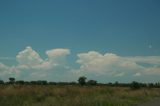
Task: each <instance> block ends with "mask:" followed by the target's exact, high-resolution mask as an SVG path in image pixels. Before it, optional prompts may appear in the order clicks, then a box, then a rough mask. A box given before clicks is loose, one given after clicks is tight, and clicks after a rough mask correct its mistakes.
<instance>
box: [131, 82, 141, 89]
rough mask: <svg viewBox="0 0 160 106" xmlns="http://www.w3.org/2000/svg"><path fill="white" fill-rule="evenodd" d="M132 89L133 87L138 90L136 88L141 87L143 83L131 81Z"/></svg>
mask: <svg viewBox="0 0 160 106" xmlns="http://www.w3.org/2000/svg"><path fill="white" fill-rule="evenodd" d="M130 87H131V89H133V90H136V89H140V88H141V84H140V83H138V82H136V81H133V82H132V83H131V86H130Z"/></svg>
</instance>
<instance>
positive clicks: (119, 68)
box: [0, 46, 160, 81]
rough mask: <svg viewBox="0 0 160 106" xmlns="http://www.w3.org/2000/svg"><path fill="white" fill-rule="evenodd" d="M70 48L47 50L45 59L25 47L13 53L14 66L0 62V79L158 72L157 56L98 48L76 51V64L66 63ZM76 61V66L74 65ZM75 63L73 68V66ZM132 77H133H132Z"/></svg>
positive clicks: (128, 76)
mask: <svg viewBox="0 0 160 106" xmlns="http://www.w3.org/2000/svg"><path fill="white" fill-rule="evenodd" d="M69 54H71V52H70V50H69V49H63V48H59V49H51V50H47V51H46V55H47V58H45V59H42V58H41V56H40V55H39V53H38V52H36V51H35V50H34V49H32V47H30V46H28V47H26V48H25V49H24V50H22V51H21V52H19V53H18V54H17V56H16V60H17V62H18V64H17V65H15V66H7V65H5V64H3V63H0V78H1V79H5V78H8V77H11V76H13V77H16V78H19V79H25V80H27V79H35V80H38V79H45V80H47V79H49V80H52V79H54V80H57V81H58V78H59V80H61V79H62V78H64V79H65V78H66V79H65V80H69V79H72V80H73V79H76V78H78V77H79V76H82V75H85V76H87V77H90V76H92V77H94V78H96V77H97V78H99V79H103V80H104V79H107V78H112V79H116V78H119V79H127V80H129V79H131V78H135V79H136V78H144V77H145V76H155V75H160V56H130V57H128V56H119V55H117V54H114V53H105V54H102V53H100V52H97V51H89V52H86V53H78V54H77V57H78V59H77V60H76V62H75V64H73V65H72V66H68V65H67V64H66V63H67V62H69V61H67V60H66V57H67V56H68V55H69ZM77 64H79V67H77ZM75 65H76V67H75ZM131 80H133V79H131Z"/></svg>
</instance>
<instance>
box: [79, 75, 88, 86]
mask: <svg viewBox="0 0 160 106" xmlns="http://www.w3.org/2000/svg"><path fill="white" fill-rule="evenodd" d="M86 79H87V78H86V77H85V76H82V77H79V79H78V83H79V84H80V85H82V86H83V85H85V84H86Z"/></svg>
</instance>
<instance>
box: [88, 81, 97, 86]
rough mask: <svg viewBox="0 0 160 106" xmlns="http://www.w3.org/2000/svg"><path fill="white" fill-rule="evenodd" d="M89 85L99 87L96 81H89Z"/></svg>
mask: <svg viewBox="0 0 160 106" xmlns="http://www.w3.org/2000/svg"><path fill="white" fill-rule="evenodd" d="M87 84H88V85H97V81H95V80H89V81H88V82H87Z"/></svg>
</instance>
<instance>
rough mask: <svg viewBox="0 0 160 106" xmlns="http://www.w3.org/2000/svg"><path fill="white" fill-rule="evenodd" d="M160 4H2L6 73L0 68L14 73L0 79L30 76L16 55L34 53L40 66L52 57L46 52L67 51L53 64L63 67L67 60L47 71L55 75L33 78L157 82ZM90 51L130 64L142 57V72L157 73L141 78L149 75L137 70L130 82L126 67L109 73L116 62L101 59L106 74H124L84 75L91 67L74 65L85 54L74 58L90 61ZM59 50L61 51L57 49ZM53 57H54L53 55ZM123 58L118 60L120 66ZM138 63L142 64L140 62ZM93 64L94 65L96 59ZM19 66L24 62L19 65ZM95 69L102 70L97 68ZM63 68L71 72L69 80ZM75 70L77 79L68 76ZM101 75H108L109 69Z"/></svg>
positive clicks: (76, 0) (145, 0) (82, 0)
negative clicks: (113, 74)
mask: <svg viewBox="0 0 160 106" xmlns="http://www.w3.org/2000/svg"><path fill="white" fill-rule="evenodd" d="M159 5H160V1H159V0H67V1H66V0H53V1H52V0H27V1H25V0H14V1H12V0H8V1H6V0H1V1H0V63H1V65H0V66H1V67H2V66H3V65H5V67H7V68H5V69H4V66H3V67H2V68H0V70H3V71H4V70H5V71H6V72H8V73H9V72H10V71H11V72H12V73H11V72H10V73H11V74H9V75H8V74H7V75H6V74H5V75H2V74H1V75H0V76H1V79H7V77H9V76H15V77H17V78H19V79H23V77H22V75H23V76H26V80H27V79H31V77H30V74H32V73H34V72H28V71H27V70H26V69H25V71H23V70H24V69H19V68H18V67H19V66H20V65H22V63H21V62H19V61H17V57H16V56H18V54H19V53H20V52H22V51H26V52H25V53H27V55H28V57H29V56H31V55H32V54H31V52H33V51H35V52H36V54H38V55H39V56H40V58H41V59H43V62H44V61H45V60H47V59H48V60H49V58H50V57H49V55H47V54H46V53H45V52H46V51H48V50H53V49H57V48H58V49H59V50H60V49H64V50H69V51H70V53H69V54H65V55H64V54H63V53H62V55H61V56H62V57H63V59H60V60H61V61H60V63H57V64H61V63H64V61H65V62H66V64H65V65H64V64H63V66H62V64H61V65H60V66H59V67H56V68H55V69H54V67H52V68H51V69H50V70H54V71H53V72H51V71H49V72H47V71H45V72H40V71H39V72H38V73H37V74H36V76H37V79H38V78H40V77H38V76H40V75H39V74H44V76H45V74H46V73H52V74H53V75H52V76H47V75H46V76H45V77H44V79H45V78H49V77H53V78H49V80H57V81H59V80H61V79H62V78H61V77H62V76H63V80H75V79H76V78H77V77H78V76H80V75H86V76H88V77H91V78H95V79H97V80H100V81H101V82H105V81H106V82H107V81H115V80H120V81H126V80H129V81H131V80H135V79H140V81H148V80H146V79H151V81H159V80H160V78H159V76H157V73H159V74H160V72H159V71H158V72H157V71H156V70H159V67H160V65H159V64H160V63H159V61H158V60H156V58H155V57H157V58H159V56H160V48H159V47H160V43H159V41H160V30H159V29H160V6H159ZM29 48H30V49H29ZM91 51H94V53H95V52H96V53H98V54H96V55H103V56H104V55H105V54H109V53H112V54H115V55H116V56H118V57H120V58H123V59H124V60H125V59H126V58H127V59H128V58H129V62H130V61H133V60H134V59H133V58H137V56H141V61H140V60H139V59H137V60H136V59H135V61H134V63H135V64H137V65H139V66H142V63H143V64H145V65H143V68H145V69H143V70H149V69H150V71H152V72H156V74H153V73H152V74H147V75H145V74H142V73H147V72H148V71H146V72H145V71H144V72H142V73H140V72H138V70H139V71H141V70H140V69H141V68H142V67H141V68H140V69H136V72H135V73H133V74H136V75H137V76H139V78H134V77H133V79H128V78H131V77H130V75H131V74H129V73H130V72H127V74H125V73H126V72H124V70H126V67H123V68H122V66H121V65H120V66H119V64H118V65H116V66H117V68H115V69H112V67H111V66H112V65H113V64H114V65H115V63H112V64H110V65H109V64H107V61H108V60H103V61H104V63H105V62H106V64H104V66H106V67H107V68H106V67H105V68H106V70H118V69H119V67H120V68H122V72H120V73H117V72H115V73H117V76H118V78H117V77H116V78H114V77H113V78H110V77H108V75H109V74H107V75H106V76H104V75H103V76H102V75H99V76H100V77H96V76H95V75H96V72H91V73H88V72H87V73H86V72H84V73H83V71H85V70H86V71H87V70H89V69H88V68H87V69H86V68H85V69H81V68H80V67H81V66H82V67H83V65H84V63H81V62H80V63H77V62H76V61H78V60H83V59H84V58H83V56H81V57H78V54H83V53H88V55H87V56H88V57H89V56H90V55H94V53H92V52H91ZM60 52H65V51H61V50H60ZM52 53H53V54H54V53H55V51H53V52H52ZM56 53H57V51H56ZM58 53H59V51H58ZM25 56H26V54H25ZM25 56H24V55H20V57H23V60H24V59H26V61H27V58H28V57H27V56H26V57H25ZM108 56H111V55H108ZM116 56H115V57H116ZM31 57H32V56H31ZM59 57H60V56H59ZM64 57H65V59H64ZM91 57H92V56H91ZM93 57H94V56H93ZM111 57H112V56H111ZM142 57H143V58H142ZM151 57H152V58H151ZM153 57H154V58H153ZM37 58H38V57H37ZM82 58H83V59H82ZM86 58H87V57H85V59H86ZM95 58H97V57H94V58H93V59H91V60H92V61H94V60H95ZM103 58H105V56H104V57H103ZM21 59H22V58H21ZM21 59H20V60H21ZM87 59H88V58H87ZM123 59H122V60H121V59H120V60H116V61H120V62H122V61H123ZM55 60H56V59H55ZM58 60H59V59H58ZM62 60H63V62H62ZM142 60H143V61H142ZM144 60H145V62H144ZM28 61H30V60H28ZM56 61H57V60H56ZM139 61H140V63H141V64H139ZM146 61H147V62H146ZM151 61H152V62H151ZM36 62H37V61H36ZM45 62H46V61H45ZM47 62H48V61H47ZM85 62H86V61H85ZM95 62H96V63H97V64H98V62H97V61H95ZM55 63H56V62H55V61H54V64H55ZM2 64H3V65H2ZM86 64H88V63H86ZM86 64H85V65H86ZM99 64H100V63H99ZM101 64H102V63H101ZM116 64H117V63H116ZM146 64H147V65H146ZM23 65H26V64H25V63H23ZM40 65H42V64H40ZM67 65H68V67H70V68H67V69H64V66H65V67H67ZM26 66H27V65H26ZM29 66H30V65H29ZM98 66H99V67H101V68H102V66H101V65H98ZM104 66H103V68H104ZM13 67H14V68H15V69H14V70H15V72H14V71H12V70H13ZM30 67H31V66H30ZM91 67H92V65H91ZM108 67H111V69H108ZM135 67H137V66H135ZM155 67H156V69H155ZM32 68H33V67H32ZM34 68H35V67H34ZM83 68H84V67H83ZM101 68H100V69H101ZM151 68H152V70H151ZM153 68H154V69H153ZM157 68H158V69H157ZM100 69H97V70H100ZM28 70H29V69H28ZM33 70H34V69H33ZM39 70H40V69H39ZM46 70H47V69H46ZM58 70H61V71H58ZM65 70H67V72H70V73H69V75H68V76H67V74H66V71H65ZM82 70H83V71H82ZM101 70H103V69H101ZM128 70H133V69H128ZM134 70H135V69H134ZM64 71H65V72H64ZM73 71H74V72H80V74H78V75H77V73H76V75H75V73H72V72H73ZM81 71H82V72H81ZM16 72H19V73H21V74H19V75H17V74H15V73H16ZM36 72H37V71H36ZM89 72H90V71H89ZM103 72H104V73H108V71H107V72H106V71H103ZM26 73H29V74H26ZM58 73H59V74H58ZM118 74H119V75H118ZM123 74H124V75H123ZM65 75H66V76H67V77H66V76H65ZM64 76H65V77H64ZM115 76H116V75H115ZM122 76H124V77H122ZM133 76H134V75H133ZM156 76H157V77H156ZM70 77H73V79H70ZM47 80H48V79H47Z"/></svg>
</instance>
